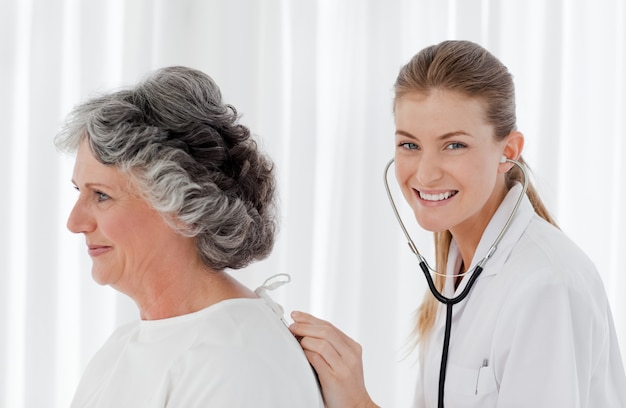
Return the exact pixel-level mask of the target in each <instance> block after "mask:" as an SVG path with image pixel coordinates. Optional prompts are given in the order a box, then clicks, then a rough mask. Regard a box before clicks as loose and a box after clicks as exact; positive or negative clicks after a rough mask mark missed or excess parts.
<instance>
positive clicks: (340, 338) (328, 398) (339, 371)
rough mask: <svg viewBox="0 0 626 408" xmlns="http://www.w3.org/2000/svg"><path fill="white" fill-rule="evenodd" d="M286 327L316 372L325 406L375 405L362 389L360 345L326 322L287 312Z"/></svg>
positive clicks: (360, 407)
mask: <svg viewBox="0 0 626 408" xmlns="http://www.w3.org/2000/svg"><path fill="white" fill-rule="evenodd" d="M291 318H292V319H293V320H294V323H293V324H292V325H291V326H289V330H291V332H292V333H293V334H294V335H295V336H296V337H297V338H299V339H300V345H301V346H302V348H303V349H304V354H305V355H306V357H307V359H308V360H309V362H310V363H311V365H312V366H313V368H314V369H315V371H317V375H318V377H319V381H320V385H321V386H322V394H323V395H324V402H325V404H326V407H327V408H335V407H337V408H378V405H376V404H374V402H373V401H372V400H371V398H370V396H369V394H368V393H367V390H366V389H365V381H364V376H363V360H362V350H361V345H360V344H359V343H357V342H355V341H354V340H352V339H351V338H350V337H348V336H346V335H345V334H344V333H343V332H342V331H341V330H339V329H337V328H336V327H335V326H333V325H332V324H330V323H329V322H327V321H324V320H321V319H318V318H316V317H314V316H312V315H310V314H307V313H303V312H293V313H291Z"/></svg>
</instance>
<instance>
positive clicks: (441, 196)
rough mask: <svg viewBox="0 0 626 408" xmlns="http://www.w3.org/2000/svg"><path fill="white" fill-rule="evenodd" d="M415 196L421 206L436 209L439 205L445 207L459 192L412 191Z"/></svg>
mask: <svg viewBox="0 0 626 408" xmlns="http://www.w3.org/2000/svg"><path fill="white" fill-rule="evenodd" d="M414 191H415V195H416V196H417V198H418V199H419V201H420V203H422V205H425V206H427V207H438V206H441V205H445V204H447V203H448V202H449V200H450V199H451V198H452V197H454V196H455V195H456V194H457V193H458V192H459V191H458V190H445V191H429V192H426V191H420V190H414Z"/></svg>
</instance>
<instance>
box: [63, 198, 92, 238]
mask: <svg viewBox="0 0 626 408" xmlns="http://www.w3.org/2000/svg"><path fill="white" fill-rule="evenodd" d="M94 225H95V222H94V220H93V217H92V216H91V215H90V213H89V209H88V208H87V205H86V203H85V202H84V200H82V199H81V198H79V199H78V200H76V203H75V204H74V207H73V208H72V211H71V212H70V216H69V217H68V218H67V229H68V230H70V231H72V232H73V233H75V234H79V233H85V232H90V231H93V229H94Z"/></svg>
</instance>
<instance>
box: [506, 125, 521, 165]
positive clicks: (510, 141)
mask: <svg viewBox="0 0 626 408" xmlns="http://www.w3.org/2000/svg"><path fill="white" fill-rule="evenodd" d="M504 140H506V145H505V146H504V151H503V152H502V154H503V155H504V156H505V157H506V158H507V159H511V160H517V159H519V157H520V156H521V155H522V150H523V149H524V135H523V134H522V132H518V131H517V130H514V131H513V132H511V133H509V135H508V136H507V137H506V138H505V139H504Z"/></svg>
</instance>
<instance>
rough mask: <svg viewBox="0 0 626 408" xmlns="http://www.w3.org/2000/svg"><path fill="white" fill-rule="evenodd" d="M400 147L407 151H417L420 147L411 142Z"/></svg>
mask: <svg viewBox="0 0 626 408" xmlns="http://www.w3.org/2000/svg"><path fill="white" fill-rule="evenodd" d="M399 146H400V147H404V148H405V149H408V150H417V149H419V146H418V145H416V144H415V143H411V142H404V143H400V144H399Z"/></svg>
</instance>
